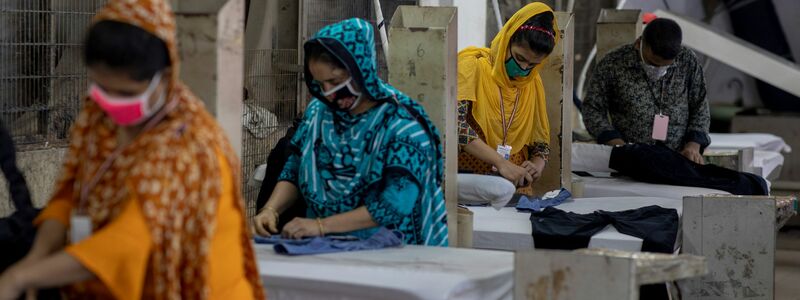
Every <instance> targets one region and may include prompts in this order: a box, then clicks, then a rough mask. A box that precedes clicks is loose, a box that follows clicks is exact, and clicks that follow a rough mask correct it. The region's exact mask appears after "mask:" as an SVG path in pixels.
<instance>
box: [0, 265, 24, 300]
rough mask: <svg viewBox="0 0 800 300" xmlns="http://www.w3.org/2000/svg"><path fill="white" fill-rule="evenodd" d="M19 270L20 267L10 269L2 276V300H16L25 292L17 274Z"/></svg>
mask: <svg viewBox="0 0 800 300" xmlns="http://www.w3.org/2000/svg"><path fill="white" fill-rule="evenodd" d="M18 269H19V268H18V267H13V268H9V269H8V270H6V272H5V273H3V275H2V276H0V300H16V299H18V298H19V296H20V295H22V292H23V291H24V290H25V287H24V286H23V285H22V282H21V280H20V279H19V275H18V274H17V273H18V272H17V270H18Z"/></svg>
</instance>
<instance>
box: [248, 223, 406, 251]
mask: <svg viewBox="0 0 800 300" xmlns="http://www.w3.org/2000/svg"><path fill="white" fill-rule="evenodd" d="M254 240H255V242H256V243H257V244H272V245H275V252H276V253H278V254H285V255H309V254H323V253H336V252H348V251H363V250H377V249H383V248H392V247H400V246H402V245H403V234H402V233H400V232H399V231H394V230H389V229H386V228H385V227H381V228H380V229H379V230H378V231H376V232H375V234H373V235H372V236H370V237H369V238H368V239H364V240H361V239H358V238H355V237H351V236H324V237H313V238H304V239H299V240H295V239H286V238H281V237H278V236H272V237H268V238H264V237H255V238H254Z"/></svg>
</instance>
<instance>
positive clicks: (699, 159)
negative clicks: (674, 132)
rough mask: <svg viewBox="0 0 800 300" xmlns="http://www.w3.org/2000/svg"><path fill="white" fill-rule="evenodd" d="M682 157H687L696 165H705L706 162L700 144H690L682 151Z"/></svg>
mask: <svg viewBox="0 0 800 300" xmlns="http://www.w3.org/2000/svg"><path fill="white" fill-rule="evenodd" d="M681 155H683V156H685V157H686V158H688V159H689V160H691V161H693V162H694V163H696V164H701V165H702V164H705V160H704V159H703V155H702V154H700V144H698V143H695V142H688V143H686V145H685V146H683V151H681Z"/></svg>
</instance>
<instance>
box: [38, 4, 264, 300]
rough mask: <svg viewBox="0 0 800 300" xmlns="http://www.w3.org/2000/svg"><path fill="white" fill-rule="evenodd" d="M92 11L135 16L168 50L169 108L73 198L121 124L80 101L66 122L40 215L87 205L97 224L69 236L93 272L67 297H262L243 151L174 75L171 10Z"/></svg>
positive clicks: (105, 16)
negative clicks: (56, 175) (55, 173)
mask: <svg viewBox="0 0 800 300" xmlns="http://www.w3.org/2000/svg"><path fill="white" fill-rule="evenodd" d="M97 21H117V22H122V23H127V24H131V25H134V26H137V27H140V28H142V29H144V30H146V31H148V32H150V33H151V34H153V35H155V36H157V37H159V38H161V39H162V40H163V41H164V42H165V43H166V45H167V48H168V50H169V53H170V59H171V67H172V68H173V77H172V78H168V80H169V86H168V95H167V99H168V103H171V104H174V105H173V106H172V107H174V109H172V110H171V111H169V112H168V113H167V114H166V117H165V118H164V119H163V120H161V121H160V122H159V123H158V124H157V125H155V126H154V127H152V128H151V129H149V130H147V131H144V132H142V133H141V134H139V136H137V137H136V138H135V139H134V140H133V141H132V143H131V144H130V145H128V147H125V148H122V149H124V150H122V151H121V154H120V155H119V157H118V158H116V159H115V160H114V161H113V163H111V164H110V167H109V168H108V169H107V171H106V172H104V173H102V174H103V175H102V176H99V177H98V178H99V180H98V181H97V184H96V185H95V186H94V188H92V189H91V190H89V192H88V194H87V197H86V198H85V201H80V200H79V199H80V190H81V187H82V186H83V185H85V184H87V182H89V181H90V180H91V179H92V178H93V177H95V173H96V172H97V170H98V169H99V168H100V166H101V165H102V164H103V162H104V161H105V160H106V158H108V157H109V156H110V155H111V153H112V152H114V151H115V149H117V148H118V147H120V146H121V145H118V142H117V131H118V129H119V128H118V126H117V125H116V124H114V123H113V122H112V121H111V120H110V119H109V118H107V117H106V116H105V113H104V112H103V111H102V110H101V109H100V107H99V106H98V105H97V104H95V103H94V102H92V101H88V100H87V101H85V105H84V107H83V110H82V111H81V113H80V115H79V117H78V120H77V122H76V124H75V125H74V127H73V129H72V131H71V137H70V146H69V150H68V152H67V155H66V157H65V161H64V165H63V170H62V175H61V178H60V179H59V181H58V183H57V186H56V189H55V194H54V197H53V199H52V200H51V202H50V203H49V204H48V206H47V208H46V209H45V210H44V211H43V212H42V214H41V215H40V217H39V218H38V219H37V223H39V224H41V223H42V222H44V221H46V220H56V221H60V222H63V223H65V224H68V222H69V221H68V219H69V216H70V213H71V211H73V209H75V208H80V209H81V210H84V211H85V212H86V213H87V214H88V216H89V217H90V219H91V221H92V227H93V233H94V234H93V235H92V236H90V237H89V238H87V239H85V240H83V241H81V242H79V243H77V244H73V245H70V246H69V247H67V249H66V251H67V253H69V254H71V255H72V256H73V257H75V258H76V259H77V260H78V261H80V262H81V263H82V264H83V265H84V266H85V267H86V268H88V269H89V270H90V271H91V272H92V273H94V274H95V275H96V277H97V279H96V280H92V281H87V282H83V283H79V284H75V285H72V286H70V287H68V288H66V289H65V292H66V294H67V296H71V297H70V298H81V299H86V298H101V299H103V298H117V299H139V298H148V299H208V298H213V299H263V298H264V291H263V289H262V287H261V281H260V278H259V275H258V270H257V268H256V262H255V255H254V251H253V248H252V244H251V242H250V240H251V237H250V232H249V230H248V229H247V221H246V218H245V217H244V210H243V205H244V203H243V200H242V195H241V189H240V186H239V185H240V182H241V180H240V174H239V161H238V159H237V157H236V155H235V152H234V151H233V149H232V147H231V146H230V144H229V142H228V140H227V137H226V136H225V134H224V133H223V131H222V129H221V128H220V126H219V125H218V124H217V123H216V121H215V120H214V118H213V117H212V116H211V115H210V114H208V112H207V111H206V110H205V108H204V107H203V104H202V102H201V101H200V100H198V99H197V98H196V97H195V96H194V95H193V94H192V92H191V91H189V89H188V88H186V87H185V86H184V85H183V84H182V83H181V82H180V80H179V79H178V78H179V77H178V73H179V72H177V71H178V70H179V69H180V65H179V56H178V49H177V45H176V40H175V18H174V15H173V13H172V10H171V8H170V7H169V4H168V3H167V1H166V0H110V1H109V2H108V4H107V6H106V7H105V8H103V9H102V10H101V11H100V12H98V14H97V16H96V17H95V22H97Z"/></svg>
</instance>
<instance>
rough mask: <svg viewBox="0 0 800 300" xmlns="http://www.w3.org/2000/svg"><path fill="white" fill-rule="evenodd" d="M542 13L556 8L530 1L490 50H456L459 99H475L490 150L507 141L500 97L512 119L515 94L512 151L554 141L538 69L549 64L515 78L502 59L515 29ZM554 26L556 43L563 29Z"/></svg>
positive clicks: (474, 108)
mask: <svg viewBox="0 0 800 300" xmlns="http://www.w3.org/2000/svg"><path fill="white" fill-rule="evenodd" d="M544 12H551V13H552V12H553V10H551V9H550V7H548V6H547V5H546V4H543V3H539V2H534V3H531V4H528V5H526V6H525V7H523V8H521V9H520V10H519V11H517V12H516V13H514V16H512V17H511V19H509V20H508V22H506V24H505V25H504V26H503V29H502V30H500V32H499V33H497V36H495V38H494V40H492V47H491V48H478V47H467V48H465V49H463V50H461V51H460V52H459V53H458V100H459V101H462V100H466V101H471V102H472V103H473V106H472V116H473V117H474V118H475V121H476V122H477V123H478V125H479V126H480V127H481V128H480V129H481V131H482V132H483V134H484V135H485V137H486V141H485V142H486V144H488V145H489V146H490V147H492V148H494V147H495V146H497V145H500V144H502V142H503V126H502V122H503V120H502V119H501V114H502V113H501V109H500V101H502V103H503V107H504V110H505V114H504V116H503V118H505V120H506V121H508V120H511V116H512V111H513V107H514V102H515V100H516V98H517V95H519V103H518V104H517V111H516V114H514V119H513V122H512V123H511V124H510V126H509V127H510V128H509V130H508V134H507V139H506V144H508V145H510V146H511V147H512V152H511V153H512V154H514V153H517V152H519V151H520V150H522V149H523V147H524V146H525V145H531V144H533V143H535V142H539V143H545V144H549V142H550V123H549V121H548V119H547V107H546V101H545V97H544V86H543V85H542V79H541V78H540V77H539V69H540V68H541V67H542V66H543V65H544V64H545V63H546V62H545V61H542V62H541V63H540V64H538V65H537V66H536V67H534V68H533V71H531V73H530V74H529V75H528V76H525V77H521V78H517V79H515V80H511V79H509V78H508V74H507V73H506V66H505V63H504V59H505V56H506V53H508V49H509V47H510V45H509V44H510V42H511V36H512V35H514V32H516V31H517V29H518V28H519V27H520V26H522V25H523V24H525V22H526V21H528V19H530V18H531V17H533V16H535V15H538V14H541V13H544ZM553 29H554V31H555V32H556V34H555V37H554V39H555V41H554V42H555V43H558V41H559V35H560V33H559V29H558V24H557V23H556V21H555V19H553ZM501 93H502V96H503V97H502V98H503V99H502V100H501V99H500V94H501Z"/></svg>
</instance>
